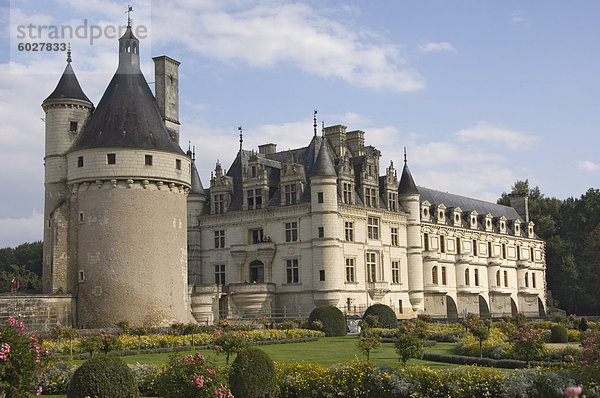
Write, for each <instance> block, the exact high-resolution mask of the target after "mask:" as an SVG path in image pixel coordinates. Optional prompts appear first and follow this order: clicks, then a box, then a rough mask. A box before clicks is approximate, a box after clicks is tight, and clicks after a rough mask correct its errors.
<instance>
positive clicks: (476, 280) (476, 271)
mask: <svg viewBox="0 0 600 398" xmlns="http://www.w3.org/2000/svg"><path fill="white" fill-rule="evenodd" d="M473 276H475V286H479V270H478V269H477V268H475V269H474V270H473Z"/></svg>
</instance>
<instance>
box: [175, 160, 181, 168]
mask: <svg viewBox="0 0 600 398" xmlns="http://www.w3.org/2000/svg"><path fill="white" fill-rule="evenodd" d="M175 168H176V169H177V170H181V159H175Z"/></svg>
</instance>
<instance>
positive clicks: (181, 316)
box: [42, 24, 546, 328]
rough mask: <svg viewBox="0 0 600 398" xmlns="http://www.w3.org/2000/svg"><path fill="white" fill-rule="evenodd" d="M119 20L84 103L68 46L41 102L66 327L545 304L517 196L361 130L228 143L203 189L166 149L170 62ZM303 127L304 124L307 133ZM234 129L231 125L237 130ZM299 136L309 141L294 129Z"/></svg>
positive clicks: (534, 308) (50, 243)
mask: <svg viewBox="0 0 600 398" xmlns="http://www.w3.org/2000/svg"><path fill="white" fill-rule="evenodd" d="M139 44H140V43H139V40H138V39H137V38H136V37H135V36H134V35H133V33H132V29H131V25H130V24H129V26H128V27H127V30H126V32H125V34H124V35H123V36H122V37H121V38H120V39H119V66H118V69H117V71H116V73H115V75H114V76H113V78H112V80H111V82H110V83H109V85H108V87H107V88H106V91H105V92H104V95H103V96H102V99H101V100H100V102H99V103H98V105H97V106H96V107H94V105H93V104H92V103H91V101H90V100H89V99H88V97H87V96H86V95H85V94H84V92H83V90H82V89H81V86H80V85H79V82H78V81H77V78H76V76H75V73H74V71H73V68H72V66H71V57H70V53H69V56H68V58H67V66H66V68H65V70H64V73H63V75H62V77H61V78H60V80H59V82H58V85H57V86H56V89H55V90H54V91H53V92H52V94H50V96H49V97H48V98H46V99H45V100H44V102H43V103H42V107H43V109H44V111H45V113H46V119H45V121H46V133H45V137H46V138H45V140H46V149H45V158H44V161H45V207H44V217H45V226H44V264H43V289H44V292H45V293H46V294H53V293H65V294H69V295H72V297H73V301H74V305H73V308H74V310H73V323H74V324H75V325H76V326H79V327H87V328H95V327H106V326H114V324H115V323H116V322H117V321H119V320H121V319H127V320H129V321H130V322H131V323H132V324H147V325H165V324H169V323H171V322H174V321H180V322H189V321H193V320H194V319H195V320H196V321H198V322H200V323H212V322H214V321H216V320H218V319H220V318H223V317H233V318H252V317H259V316H278V317H296V316H298V315H304V316H306V315H307V314H308V312H310V311H311V310H312V309H313V308H314V307H315V306H319V305H323V304H330V305H334V306H337V307H339V308H340V309H342V310H344V311H345V312H347V313H357V314H360V313H361V311H364V309H365V308H366V307H367V306H368V305H371V304H373V303H383V304H387V305H389V306H390V307H392V308H393V309H394V310H395V311H396V314H397V316H398V317H399V318H412V317H415V316H416V315H417V314H428V315H430V316H432V317H434V318H456V317H458V316H460V315H461V314H465V313H467V312H470V313H477V314H480V315H481V316H483V317H498V316H503V315H511V314H516V313H518V312H520V313H524V314H525V315H527V316H543V315H544V314H545V312H546V283H545V259H544V247H545V246H544V242H543V241H541V240H540V239H539V238H538V237H537V236H536V235H535V232H534V229H533V223H532V222H531V221H529V217H528V209H527V198H526V197H513V198H511V199H512V201H511V206H512V207H505V206H501V205H497V204H494V203H488V202H483V201H480V200H476V199H470V198H466V197H463V196H458V195H452V194H448V193H444V192H439V191H435V190H432V189H428V188H423V187H420V186H417V185H416V184H415V182H414V180H413V178H412V176H411V173H410V171H409V169H408V166H407V162H406V157H405V159H404V165H403V168H402V171H401V173H400V178H398V176H397V171H396V169H395V168H394V165H393V164H390V165H389V166H388V167H386V168H385V170H380V165H379V158H380V156H381V153H380V152H379V151H378V150H377V149H376V148H374V147H373V146H366V145H365V132H363V131H347V128H346V126H342V125H336V126H329V127H323V128H322V131H321V132H317V123H316V118H315V123H314V126H313V131H310V130H309V134H308V135H312V139H311V140H310V142H309V143H308V145H307V146H306V147H303V148H298V149H293V150H288V151H280V152H278V151H277V149H276V145H275V144H265V145H261V146H259V148H258V150H257V151H254V150H251V151H249V150H245V149H243V148H242V141H241V139H240V148H239V151H238V153H237V157H236V158H235V160H234V162H233V163H232V164H231V165H230V166H229V168H228V169H227V171H225V170H224V169H223V167H222V166H221V164H219V163H217V165H216V168H215V170H214V172H213V173H212V174H211V177H210V181H209V186H208V187H207V188H204V187H203V185H202V182H201V179H200V177H199V175H198V172H197V170H196V167H195V164H194V158H195V154H193V153H192V152H191V151H189V150H188V151H187V153H186V152H184V151H183V150H182V149H181V147H180V145H179V121H178V66H179V63H178V62H177V61H175V60H173V59H171V58H169V57H166V56H161V57H156V58H154V62H155V94H153V93H152V91H151V90H150V88H149V86H148V83H147V82H146V80H145V78H144V76H143V74H142V72H141V70H140V67H139V57H140V55H139V53H140V45H139ZM309 129H310V127H309ZM240 138H241V137H240ZM307 141H308V139H307Z"/></svg>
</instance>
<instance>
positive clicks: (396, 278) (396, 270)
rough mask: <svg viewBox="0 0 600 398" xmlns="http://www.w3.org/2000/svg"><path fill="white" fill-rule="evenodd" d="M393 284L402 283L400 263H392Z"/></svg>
mask: <svg viewBox="0 0 600 398" xmlns="http://www.w3.org/2000/svg"><path fill="white" fill-rule="evenodd" d="M392 283H400V261H392Z"/></svg>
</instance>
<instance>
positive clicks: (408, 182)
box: [398, 149, 419, 195]
mask: <svg viewBox="0 0 600 398" xmlns="http://www.w3.org/2000/svg"><path fill="white" fill-rule="evenodd" d="M398 193H399V194H400V195H414V194H417V195H418V194H419V190H418V189H417V185H416V184H415V181H414V180H413V178H412V175H411V174H410V170H409V169H408V164H407V162H406V149H405V151H404V168H403V169H402V176H401V177H400V183H399V184H398Z"/></svg>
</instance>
